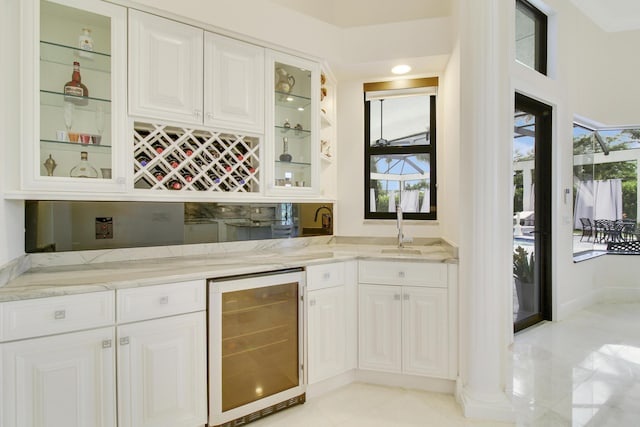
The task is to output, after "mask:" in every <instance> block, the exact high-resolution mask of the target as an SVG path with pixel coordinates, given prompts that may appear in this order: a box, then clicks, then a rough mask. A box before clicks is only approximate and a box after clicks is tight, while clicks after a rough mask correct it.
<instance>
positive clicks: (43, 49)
mask: <svg viewBox="0 0 640 427" xmlns="http://www.w3.org/2000/svg"><path fill="white" fill-rule="evenodd" d="M40 61H45V62H51V63H54V64H61V65H65V66H69V67H73V63H74V61H78V62H79V63H80V70H81V71H82V70H95V71H101V72H105V73H110V72H111V55H109V54H106V53H102V52H95V51H87V50H82V49H78V48H76V47H71V46H65V45H62V44H58V43H51V42H47V41H40Z"/></svg>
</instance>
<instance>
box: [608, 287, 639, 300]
mask: <svg viewBox="0 0 640 427" xmlns="http://www.w3.org/2000/svg"><path fill="white" fill-rule="evenodd" d="M600 293H601V295H600V302H608V303H621V302H640V289H639V288H621V287H606V288H603V289H601V290H600Z"/></svg>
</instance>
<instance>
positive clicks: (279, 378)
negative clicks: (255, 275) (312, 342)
mask: <svg viewBox="0 0 640 427" xmlns="http://www.w3.org/2000/svg"><path fill="white" fill-rule="evenodd" d="M299 382H300V378H299V365H298V283H297V282H294V283H286V284H282V285H275V286H268V287H263V288H255V289H247V290H241V291H235V292H225V293H223V294H222V410H223V411H228V410H230V409H234V408H237V407H239V406H242V405H245V404H247V403H251V402H254V401H256V400H259V399H262V398H264V397H267V396H271V395H274V394H276V393H279V392H282V391H285V390H288V389H290V388H293V387H297V386H298V384H299Z"/></svg>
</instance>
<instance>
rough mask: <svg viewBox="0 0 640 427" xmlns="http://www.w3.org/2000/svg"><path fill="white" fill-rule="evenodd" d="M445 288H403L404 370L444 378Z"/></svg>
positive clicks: (445, 354) (446, 345) (445, 363)
mask: <svg viewBox="0 0 640 427" xmlns="http://www.w3.org/2000/svg"><path fill="white" fill-rule="evenodd" d="M447 305H448V301H447V290H446V289H437V288H424V287H405V288H404V290H403V315H402V317H403V352H402V354H403V368H404V372H405V373H407V374H417V375H429V376H432V377H442V378H446V377H447V375H448V360H447V354H448V351H449V340H448V339H447V337H448V336H449V332H448V328H447V323H448V316H447V312H448V310H447Z"/></svg>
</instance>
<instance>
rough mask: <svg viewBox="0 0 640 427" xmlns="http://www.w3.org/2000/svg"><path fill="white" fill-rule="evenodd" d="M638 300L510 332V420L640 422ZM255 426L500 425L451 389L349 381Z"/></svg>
mask: <svg viewBox="0 0 640 427" xmlns="http://www.w3.org/2000/svg"><path fill="white" fill-rule="evenodd" d="M638 324H640V304H598V305H595V306H593V307H589V308H588V309H586V310H583V311H581V312H579V313H576V314H575V315H573V316H571V317H570V318H569V319H566V320H564V321H561V322H545V323H542V324H539V325H537V326H534V327H532V328H529V329H527V330H525V331H522V332H520V333H518V334H516V336H515V342H514V345H513V384H512V385H510V386H509V387H508V389H509V390H510V391H511V392H512V394H513V396H512V400H513V406H514V409H515V412H516V418H517V422H516V425H517V427H582V426H589V427H591V426H597V427H601V426H602V427H636V426H640V328H636V327H635V325H638ZM252 425H253V426H255V427H276V426H277V427H298V426H300V427H383V426H384V427H431V426H433V427H504V426H509V425H513V424H509V423H498V422H487V421H484V422H483V421H478V420H470V419H467V418H465V417H464V416H463V415H462V410H461V408H460V406H459V405H458V404H457V403H456V401H455V399H454V397H453V396H451V395H446V394H440V393H429V392H423V391H416V390H407V389H402V388H397V387H384V386H378V385H371V384H362V383H354V384H350V385H348V386H345V387H343V388H341V389H338V390H336V391H334V392H331V393H327V394H325V395H322V396H318V397H315V398H314V399H311V400H309V401H307V403H305V404H304V405H301V406H298V407H295V408H291V409H288V410H286V411H283V412H281V413H278V414H275V415H273V416H270V417H267V418H265V419H263V420H260V421H257V422H255V423H253V424H252Z"/></svg>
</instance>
